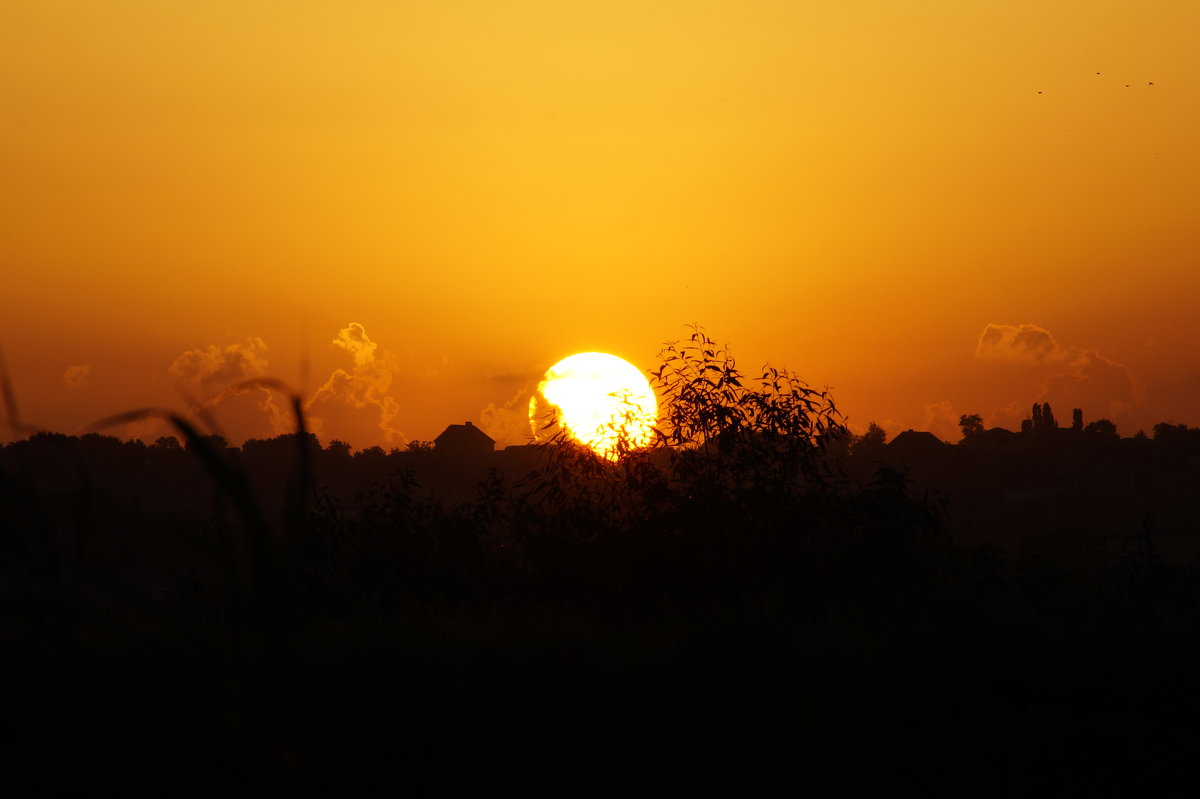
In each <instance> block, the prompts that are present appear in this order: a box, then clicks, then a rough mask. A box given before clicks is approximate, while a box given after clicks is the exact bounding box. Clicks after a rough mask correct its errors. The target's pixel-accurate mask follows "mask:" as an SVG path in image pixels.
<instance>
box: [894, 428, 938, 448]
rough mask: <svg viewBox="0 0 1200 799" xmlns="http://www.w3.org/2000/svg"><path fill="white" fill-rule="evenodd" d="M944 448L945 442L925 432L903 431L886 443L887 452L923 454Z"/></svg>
mask: <svg viewBox="0 0 1200 799" xmlns="http://www.w3.org/2000/svg"><path fill="white" fill-rule="evenodd" d="M944 446H946V442H944V441H942V440H941V439H940V438H938V437H937V436H935V435H934V434H933V433H930V432H929V431H927V430H905V431H904V432H903V433H900V434H899V435H897V436H896V437H895V438H893V439H892V440H891V441H890V442H888V449H889V450H893V451H903V452H923V451H927V450H935V449H941V448H942V447H944Z"/></svg>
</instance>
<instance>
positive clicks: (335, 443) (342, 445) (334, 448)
mask: <svg viewBox="0 0 1200 799" xmlns="http://www.w3.org/2000/svg"><path fill="white" fill-rule="evenodd" d="M325 451H326V452H328V453H329V454H330V455H338V456H344V457H347V458H348V457H350V444H349V442H346V441H342V440H341V439H337V438H335V439H333V440H332V441H330V442H329V446H327V447H326V448H325Z"/></svg>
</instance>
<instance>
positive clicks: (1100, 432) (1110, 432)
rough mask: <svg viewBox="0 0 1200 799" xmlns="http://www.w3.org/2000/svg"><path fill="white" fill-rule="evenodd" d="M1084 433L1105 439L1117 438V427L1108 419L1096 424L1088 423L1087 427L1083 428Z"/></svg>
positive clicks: (1097, 421)
mask: <svg viewBox="0 0 1200 799" xmlns="http://www.w3.org/2000/svg"><path fill="white" fill-rule="evenodd" d="M1083 432H1085V433H1087V434H1088V435H1094V436H1101V437H1103V438H1113V439H1115V438H1117V426H1116V425H1115V424H1113V423H1112V422H1110V421H1109V420H1108V419H1097V420H1096V421H1094V422H1088V423H1087V427H1085V428H1083Z"/></svg>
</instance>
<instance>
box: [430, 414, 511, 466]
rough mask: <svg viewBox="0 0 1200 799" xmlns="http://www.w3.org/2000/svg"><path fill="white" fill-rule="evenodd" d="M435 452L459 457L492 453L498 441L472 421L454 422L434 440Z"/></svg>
mask: <svg viewBox="0 0 1200 799" xmlns="http://www.w3.org/2000/svg"><path fill="white" fill-rule="evenodd" d="M433 447H434V452H437V453H438V454H441V455H450V456H453V457H457V458H470V457H480V456H486V455H490V454H491V453H492V452H494V451H495V449H496V442H495V441H494V440H493V439H492V437H491V436H489V435H488V434H487V433H485V432H483V431H482V430H480V429H479V428H478V427H476V426H475V425H473V424H471V423H470V422H464V423H462V424H452V425H450V426H449V427H447V428H446V429H445V430H443V431H442V433H441V435H439V436H438V437H437V438H435V439H434V440H433Z"/></svg>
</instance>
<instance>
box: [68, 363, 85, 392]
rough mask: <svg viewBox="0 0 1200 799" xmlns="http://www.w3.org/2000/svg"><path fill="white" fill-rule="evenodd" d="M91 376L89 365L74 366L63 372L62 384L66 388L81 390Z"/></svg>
mask: <svg viewBox="0 0 1200 799" xmlns="http://www.w3.org/2000/svg"><path fill="white" fill-rule="evenodd" d="M91 376H92V366H91V364H87V363H81V364H76V365H74V366H68V367H67V371H65V372H63V383H64V384H66V386H67V388H83V387H84V386H86V385H87V384H88V382H89V381H90V380H91Z"/></svg>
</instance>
